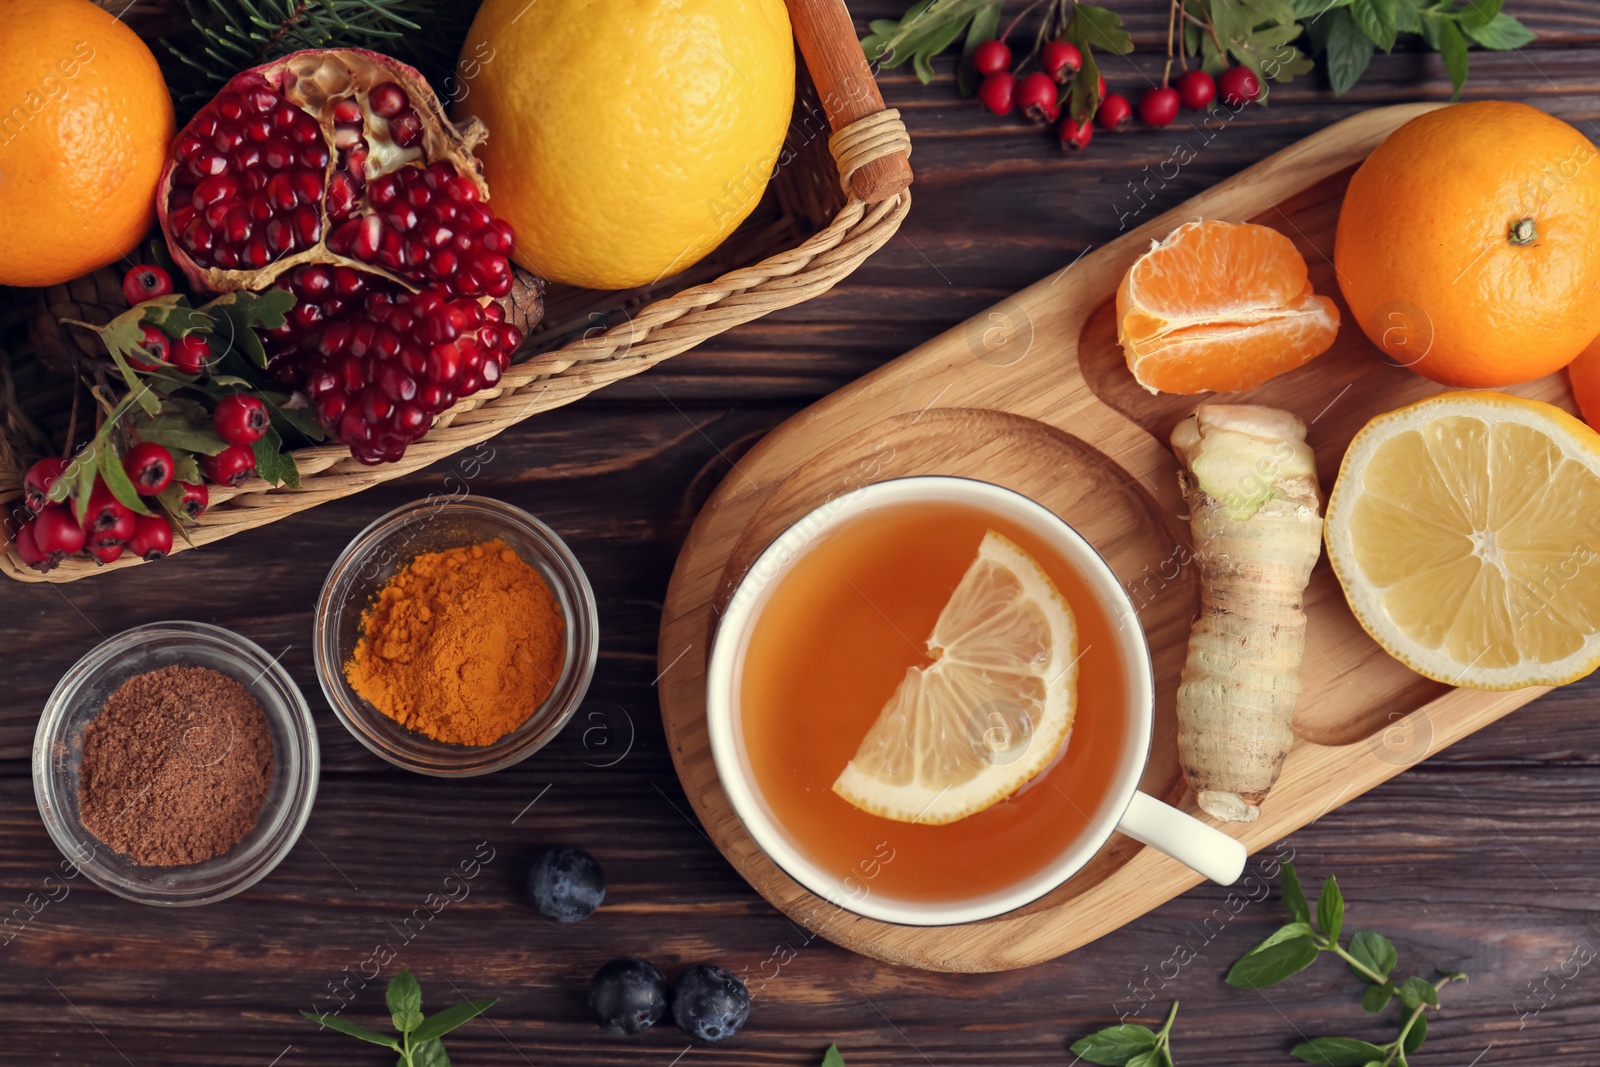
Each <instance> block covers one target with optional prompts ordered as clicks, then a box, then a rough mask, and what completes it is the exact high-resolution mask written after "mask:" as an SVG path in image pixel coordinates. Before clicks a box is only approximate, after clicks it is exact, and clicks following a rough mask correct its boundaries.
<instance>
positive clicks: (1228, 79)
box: [972, 40, 1261, 149]
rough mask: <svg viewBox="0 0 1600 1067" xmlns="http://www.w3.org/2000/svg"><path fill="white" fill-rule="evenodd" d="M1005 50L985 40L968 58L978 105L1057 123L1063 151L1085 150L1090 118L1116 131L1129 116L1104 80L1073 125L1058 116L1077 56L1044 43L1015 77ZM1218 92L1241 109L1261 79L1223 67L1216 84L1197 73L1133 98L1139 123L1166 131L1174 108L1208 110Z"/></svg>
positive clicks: (1063, 44)
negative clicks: (1094, 101) (1089, 110)
mask: <svg viewBox="0 0 1600 1067" xmlns="http://www.w3.org/2000/svg"><path fill="white" fill-rule="evenodd" d="M1011 59H1012V56H1011V49H1010V48H1009V47H1008V46H1007V45H1006V43H1005V42H1004V41H1003V40H988V41H984V42H983V43H982V44H980V45H978V47H977V48H975V49H974V50H973V53H972V70H973V72H974V73H975V74H977V75H979V76H980V77H981V78H982V79H983V81H982V82H980V83H979V85H978V102H979V103H981V104H982V105H983V106H984V107H986V108H988V109H989V110H990V111H992V112H993V113H994V114H996V115H1009V114H1010V113H1011V112H1012V111H1014V110H1019V109H1020V110H1021V111H1022V112H1023V114H1025V115H1026V116H1027V117H1028V118H1030V119H1032V120H1033V121H1034V122H1036V123H1039V124H1041V125H1045V124H1048V123H1053V122H1056V121H1057V119H1058V118H1059V119H1060V122H1059V125H1058V126H1057V127H1056V132H1057V134H1058V136H1059V137H1060V140H1061V146H1062V147H1063V148H1070V149H1079V148H1087V147H1088V146H1089V142H1090V141H1091V140H1093V138H1094V119H1096V118H1098V119H1099V121H1100V125H1101V127H1102V128H1103V129H1105V130H1108V131H1111V132H1116V131H1119V130H1122V129H1123V128H1125V127H1126V126H1127V125H1128V123H1129V122H1130V121H1131V120H1132V118H1133V115H1134V108H1133V105H1132V104H1131V103H1130V102H1129V100H1128V98H1127V97H1126V96H1123V95H1122V94H1121V93H1109V94H1108V93H1107V92H1106V80H1105V77H1104V76H1101V78H1100V82H1099V93H1098V96H1099V98H1100V106H1099V107H1098V109H1097V110H1096V112H1095V114H1094V115H1093V116H1091V118H1090V120H1089V121H1087V122H1083V123H1079V122H1078V121H1077V120H1076V119H1074V118H1073V117H1072V116H1071V115H1070V114H1067V115H1062V114H1061V113H1060V112H1061V101H1062V95H1063V94H1062V89H1061V87H1062V86H1064V85H1066V84H1068V83H1069V82H1071V81H1072V79H1073V78H1074V77H1075V76H1076V75H1077V73H1078V71H1079V70H1081V69H1082V68H1083V54H1082V53H1081V52H1080V51H1079V50H1078V47H1077V46H1076V45H1074V44H1072V43H1071V42H1068V41H1049V42H1047V43H1046V44H1045V45H1044V46H1043V47H1042V48H1040V49H1039V56H1038V59H1039V69H1038V70H1036V71H1033V72H1032V73H1030V74H1025V75H1023V76H1022V77H1021V78H1018V77H1017V75H1016V74H1015V73H1013V71H1012V69H1011ZM1219 91H1220V93H1221V95H1222V99H1223V101H1224V102H1225V103H1227V104H1228V105H1229V106H1231V107H1242V106H1243V105H1245V104H1248V103H1250V102H1252V101H1254V100H1256V99H1258V98H1259V97H1260V96H1261V80H1260V79H1259V78H1257V77H1256V75H1255V73H1254V72H1253V71H1251V70H1250V69H1249V68H1248V67H1229V68H1228V69H1227V70H1225V71H1224V72H1223V73H1222V76H1221V78H1220V79H1213V78H1212V77H1211V75H1210V74H1207V73H1206V72H1205V71H1203V70H1191V71H1186V72H1185V73H1184V74H1183V75H1181V76H1180V77H1179V78H1178V80H1177V83H1176V85H1173V86H1169V85H1167V84H1165V82H1163V84H1161V85H1159V86H1156V87H1154V88H1151V89H1148V90H1146V91H1145V93H1144V95H1143V96H1141V97H1140V98H1139V108H1138V115H1139V121H1140V122H1143V123H1144V124H1145V125H1146V126H1149V127H1152V128H1154V129H1160V128H1161V127H1163V126H1170V125H1171V124H1172V122H1173V121H1174V120H1175V119H1177V117H1178V109H1179V108H1180V107H1186V108H1189V109H1191V110H1193V111H1202V110H1205V109H1208V108H1210V107H1211V105H1212V103H1213V101H1214V100H1215V99H1216V98H1217V95H1218V92H1219Z"/></svg>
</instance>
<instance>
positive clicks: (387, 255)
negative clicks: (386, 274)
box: [378, 230, 405, 271]
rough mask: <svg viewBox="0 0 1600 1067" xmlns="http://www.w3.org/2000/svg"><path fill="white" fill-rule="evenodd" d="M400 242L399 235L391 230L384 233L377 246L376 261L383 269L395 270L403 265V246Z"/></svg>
mask: <svg viewBox="0 0 1600 1067" xmlns="http://www.w3.org/2000/svg"><path fill="white" fill-rule="evenodd" d="M401 242H402V238H401V236H400V235H399V234H398V233H395V232H394V231H393V230H389V231H387V232H385V233H384V235H383V241H382V242H381V243H380V244H379V246H378V262H379V263H380V264H381V265H382V266H383V268H384V269H385V270H396V271H397V270H399V269H400V268H401V267H403V266H405V264H404V262H402V257H403V256H404V251H403V248H404V246H403V244H402V243H401Z"/></svg>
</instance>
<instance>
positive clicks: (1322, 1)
mask: <svg viewBox="0 0 1600 1067" xmlns="http://www.w3.org/2000/svg"><path fill="white" fill-rule="evenodd" d="M1291 2H1292V3H1293V4H1294V17H1295V18H1297V19H1320V18H1321V17H1322V16H1323V15H1325V14H1327V13H1328V12H1329V11H1332V10H1333V9H1334V8H1336V7H1348V6H1349V5H1350V0H1291Z"/></svg>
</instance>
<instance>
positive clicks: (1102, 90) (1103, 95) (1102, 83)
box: [1096, 74, 1106, 100]
mask: <svg viewBox="0 0 1600 1067" xmlns="http://www.w3.org/2000/svg"><path fill="white" fill-rule="evenodd" d="M1096 84H1097V85H1098V87H1099V92H1098V93H1097V94H1096V95H1098V96H1099V97H1100V99H1102V100H1104V99H1105V98H1106V76H1105V75H1104V74H1102V75H1100V81H1099V82H1097V83H1096Z"/></svg>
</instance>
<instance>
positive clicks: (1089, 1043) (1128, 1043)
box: [1072, 1023, 1156, 1067]
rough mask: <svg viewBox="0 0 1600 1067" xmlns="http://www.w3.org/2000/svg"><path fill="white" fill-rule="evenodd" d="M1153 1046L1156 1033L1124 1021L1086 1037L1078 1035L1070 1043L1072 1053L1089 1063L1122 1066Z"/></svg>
mask: <svg viewBox="0 0 1600 1067" xmlns="http://www.w3.org/2000/svg"><path fill="white" fill-rule="evenodd" d="M1155 1047H1156V1035H1155V1034H1154V1033H1152V1032H1151V1031H1150V1029H1149V1028H1148V1027H1144V1026H1135V1025H1133V1024H1131V1023H1124V1024H1123V1025H1122V1026H1108V1027H1106V1028H1105V1029H1104V1030H1101V1031H1099V1032H1098V1033H1093V1034H1090V1035H1089V1036H1088V1037H1080V1038H1079V1039H1078V1040H1076V1041H1074V1042H1073V1043H1072V1054H1073V1055H1074V1056H1077V1057H1079V1058H1080V1059H1085V1060H1088V1061H1089V1062H1090V1063H1099V1064H1106V1065H1108V1067H1122V1065H1123V1064H1126V1063H1128V1062H1129V1061H1130V1060H1131V1059H1132V1058H1133V1057H1134V1056H1137V1055H1139V1054H1140V1053H1143V1052H1149V1051H1151V1050H1153V1049H1154V1048H1155Z"/></svg>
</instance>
